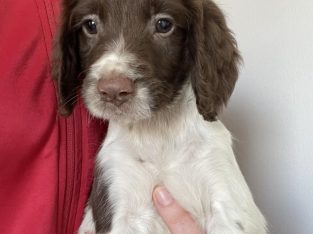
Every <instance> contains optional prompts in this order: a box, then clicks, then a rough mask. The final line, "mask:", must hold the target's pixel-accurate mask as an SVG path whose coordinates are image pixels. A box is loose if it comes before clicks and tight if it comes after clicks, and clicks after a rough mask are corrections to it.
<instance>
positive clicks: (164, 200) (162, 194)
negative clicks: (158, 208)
mask: <svg viewBox="0 0 313 234" xmlns="http://www.w3.org/2000/svg"><path fill="white" fill-rule="evenodd" d="M155 197H156V199H157V201H158V203H159V204H160V205H162V206H169V205H171V204H172V203H173V201H174V199H173V197H172V195H171V194H170V193H169V192H168V191H167V190H166V188H164V187H158V188H156V189H155Z"/></svg>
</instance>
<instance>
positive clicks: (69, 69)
mask: <svg viewBox="0 0 313 234" xmlns="http://www.w3.org/2000/svg"><path fill="white" fill-rule="evenodd" d="M76 2H77V0H65V1H63V11H62V18H61V25H60V28H59V31H58V33H57V35H56V38H55V41H54V44H53V51H52V54H53V55H52V56H53V57H52V77H53V79H54V80H55V81H56V82H57V92H58V102H59V113H60V114H61V115H64V116H67V115H70V114H71V112H72V110H73V108H74V106H75V103H76V101H77V95H78V90H79V87H80V85H81V79H79V74H80V72H81V65H80V58H79V40H78V33H77V30H76V29H75V27H74V26H73V25H72V24H73V23H72V17H71V9H73V7H74V6H75V4H76Z"/></svg>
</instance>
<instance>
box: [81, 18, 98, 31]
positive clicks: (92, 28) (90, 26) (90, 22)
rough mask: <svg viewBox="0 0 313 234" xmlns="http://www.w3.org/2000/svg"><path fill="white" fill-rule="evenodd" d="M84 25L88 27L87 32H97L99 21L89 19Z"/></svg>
mask: <svg viewBox="0 0 313 234" xmlns="http://www.w3.org/2000/svg"><path fill="white" fill-rule="evenodd" d="M84 27H85V28H86V30H87V32H88V33H89V34H97V33H98V30H97V23H96V21H94V20H91V19H90V20H87V21H86V22H85V23H84Z"/></svg>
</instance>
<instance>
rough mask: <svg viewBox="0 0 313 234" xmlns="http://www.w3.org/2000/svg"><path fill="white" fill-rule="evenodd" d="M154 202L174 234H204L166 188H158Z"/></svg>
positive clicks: (154, 195) (154, 192)
mask: <svg viewBox="0 0 313 234" xmlns="http://www.w3.org/2000/svg"><path fill="white" fill-rule="evenodd" d="M153 202H154V205H155V207H156V209H157V211H158V212H159V214H160V216H161V217H162V219H163V220H164V222H165V223H166V225H167V226H168V228H169V230H170V232H171V233H172V234H182V233H184V234H204V231H202V230H201V229H200V228H199V227H198V225H197V224H196V222H195V221H194V220H193V218H192V217H191V215H190V214H189V213H188V212H187V211H185V210H184V209H183V208H182V207H180V205H179V204H177V202H176V201H175V200H174V198H173V197H172V196H171V195H170V193H169V192H168V191H167V190H166V188H165V187H156V188H155V189H154V191H153Z"/></svg>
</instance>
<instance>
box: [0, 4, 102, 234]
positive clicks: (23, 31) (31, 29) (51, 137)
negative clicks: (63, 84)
mask: <svg viewBox="0 0 313 234" xmlns="http://www.w3.org/2000/svg"><path fill="white" fill-rule="evenodd" d="M58 12H59V1H58V0H23V1H12V0H2V1H1V6H0V22H1V23H0V233H8V234H21V233H23V234H24V233H32V234H36V233H38V234H39V233H40V234H45V233H47V234H49V233H51V234H53V233H58V234H63V233H74V231H75V230H76V229H77V227H78V226H79V223H80V221H81V217H82V213H83V209H84V205H85V201H86V199H87V196H88V192H89V188H90V184H91V180H92V169H93V168H92V166H93V157H94V155H95V153H96V150H97V148H98V146H99V143H100V141H101V138H102V137H103V133H104V131H105V128H106V125H105V124H104V123H100V122H94V121H91V120H90V119H89V118H88V115H87V114H86V110H85V109H84V108H83V107H82V105H81V104H79V105H78V106H77V107H76V108H75V111H74V113H73V115H72V116H70V117H69V118H66V119H65V118H60V117H59V116H58V115H57V113H56V110H57V100H56V94H55V87H54V83H53V82H52V80H51V77H50V74H49V71H50V65H49V64H50V54H51V53H50V51H51V42H52V37H53V34H54V32H55V28H56V18H57V15H58Z"/></svg>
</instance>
